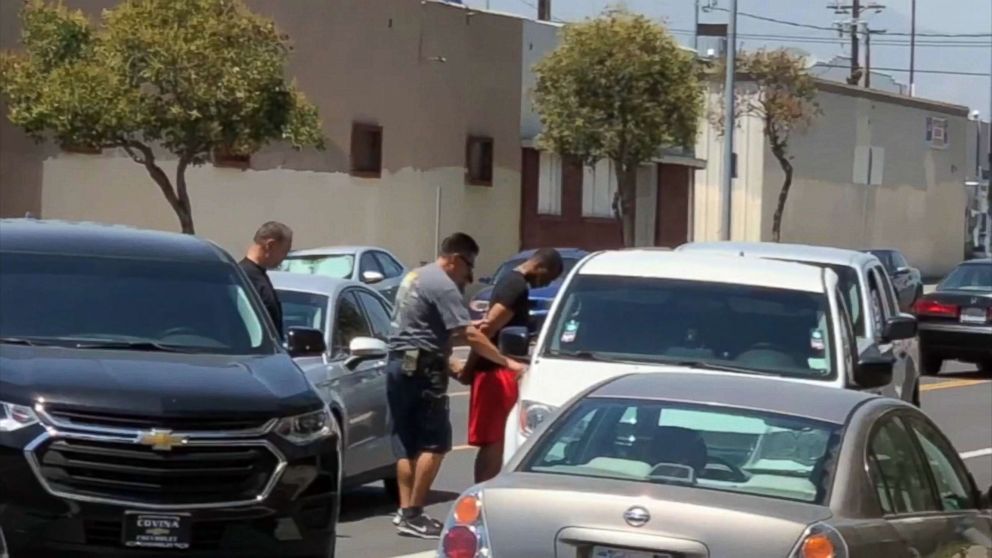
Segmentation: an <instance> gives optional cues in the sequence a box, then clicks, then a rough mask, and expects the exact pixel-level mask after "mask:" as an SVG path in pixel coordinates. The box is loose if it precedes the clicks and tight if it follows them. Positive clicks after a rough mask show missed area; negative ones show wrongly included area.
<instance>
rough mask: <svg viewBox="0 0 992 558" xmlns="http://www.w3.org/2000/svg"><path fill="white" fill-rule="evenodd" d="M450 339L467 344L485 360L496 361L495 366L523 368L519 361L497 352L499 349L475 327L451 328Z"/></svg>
mask: <svg viewBox="0 0 992 558" xmlns="http://www.w3.org/2000/svg"><path fill="white" fill-rule="evenodd" d="M451 339H452V341H453V342H455V343H464V344H466V345H468V346H469V347H470V348H471V349H472V352H474V353H477V354H478V355H479V356H481V357H482V358H485V359H486V360H489V361H491V362H494V363H496V365H497V366H502V367H504V368H509V369H511V370H515V371H518V372H519V371H521V370H523V368H524V366H523V365H522V364H520V363H519V362H517V361H515V360H513V359H510V358H507V357H505V356H503V353H501V352H499V349H497V348H496V346H495V345H493V342H492V341H490V340H489V338H488V337H486V335H485V334H484V333H482V332H481V331H480V330H479V329H478V328H476V327H473V326H468V327H466V328H459V329H456V330H453V331H452V332H451Z"/></svg>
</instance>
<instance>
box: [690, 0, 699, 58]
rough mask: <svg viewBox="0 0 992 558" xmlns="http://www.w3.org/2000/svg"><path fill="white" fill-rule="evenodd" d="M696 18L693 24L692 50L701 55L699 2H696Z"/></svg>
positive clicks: (697, 0)
mask: <svg viewBox="0 0 992 558" xmlns="http://www.w3.org/2000/svg"><path fill="white" fill-rule="evenodd" d="M693 14H695V18H694V20H693V23H692V50H694V51H696V54H697V55H698V54H699V0H696V11H695V12H693Z"/></svg>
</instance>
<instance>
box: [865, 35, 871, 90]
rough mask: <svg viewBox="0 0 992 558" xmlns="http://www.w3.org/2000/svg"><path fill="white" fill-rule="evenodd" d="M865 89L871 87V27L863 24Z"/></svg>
mask: <svg viewBox="0 0 992 558" xmlns="http://www.w3.org/2000/svg"><path fill="white" fill-rule="evenodd" d="M865 89H871V29H868V26H867V25H865Z"/></svg>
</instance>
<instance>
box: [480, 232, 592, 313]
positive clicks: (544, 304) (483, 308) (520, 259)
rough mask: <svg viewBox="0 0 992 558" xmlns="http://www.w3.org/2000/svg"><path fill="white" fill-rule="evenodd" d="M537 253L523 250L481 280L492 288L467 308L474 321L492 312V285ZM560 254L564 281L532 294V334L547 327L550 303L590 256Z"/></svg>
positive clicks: (563, 250)
mask: <svg viewBox="0 0 992 558" xmlns="http://www.w3.org/2000/svg"><path fill="white" fill-rule="evenodd" d="M534 252H535V250H524V251H523V252H520V253H518V254H516V255H514V256H513V257H511V258H510V259H509V260H507V261H505V262H503V263H502V264H501V265H500V266H499V268H497V269H496V273H494V274H493V276H492V277H483V278H481V279H479V282H480V283H482V284H485V285H489V287H486V288H484V289H482V290H480V291H479V292H478V293H476V294H475V296H473V297H472V299H471V300H470V301H469V304H468V307H469V311H470V313H471V315H472V319H473V320H480V319H482V318H484V317H485V316H486V313H487V312H488V311H489V299H490V298H491V297H492V294H493V287H492V285H495V284H496V283H498V282H499V280H500V279H502V278H503V276H505V275H506V274H507V273H510V272H511V271H513V270H514V269H516V268H517V267H518V266H519V265H520V264H522V263H524V262H525V261H527V259H528V258H530V257H531V256H533V255H534ZM558 252H559V253H560V254H561V259H562V261H563V262H564V264H565V266H564V271H563V272H562V274H561V277H559V278H558V279H557V280H556V281H554V282H552V283H551V284H550V285H548V286H546V287H541V288H537V289H531V290H530V318H531V331H534V332H536V331H540V329H541V324H542V323H544V318H545V317H547V315H548V309H549V308H551V302H552V301H554V299H555V296H557V295H558V289H560V288H561V284H562V282H563V281H564V279H565V277H566V276H568V272H569V271H571V270H572V268H573V267H575V264H577V263H578V262H579V261H580V260H581V259H582V258H584V257H586V256H587V255H588V254H589V253H588V252H586V251H585V250H580V249H578V248H558Z"/></svg>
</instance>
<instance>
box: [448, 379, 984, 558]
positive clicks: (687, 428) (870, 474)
mask: <svg viewBox="0 0 992 558" xmlns="http://www.w3.org/2000/svg"><path fill="white" fill-rule="evenodd" d="M989 497H990V496H989V494H987V493H986V494H981V493H980V492H979V490H978V489H977V488H976V487H975V485H974V482H973V480H972V478H971V476H970V475H969V473H968V472H967V469H966V468H965V466H964V464H963V462H962V461H961V459H960V458H959V456H958V454H957V452H956V451H955V450H954V448H953V447H952V446H951V444H950V443H949V442H948V441H947V438H946V437H945V436H944V435H943V434H942V433H941V432H940V431H939V430H938V429H937V427H936V426H934V424H933V422H931V421H930V420H929V419H928V418H927V417H926V415H924V414H923V413H922V412H920V411H919V410H918V409H916V408H915V407H913V406H911V405H909V404H907V403H904V402H901V401H898V400H895V399H891V398H883V397H879V396H877V395H873V394H869V393H864V392H858V391H852V390H839V389H828V388H822V387H818V386H811V385H805V384H797V383H790V382H785V381H781V380H778V379H773V378H757V377H747V376H736V375H728V374H722V373H713V374H637V375H631V376H625V377H621V378H618V379H615V380H611V381H609V382H608V383H605V384H601V385H600V386H598V387H595V388H593V389H591V390H590V391H588V392H587V393H586V394H585V395H584V396H580V397H578V398H576V399H575V400H573V401H572V402H571V403H569V404H568V405H567V406H565V407H563V408H562V410H560V411H559V412H558V413H557V414H556V415H555V416H553V417H551V418H550V419H549V420H548V421H545V423H544V424H543V425H542V426H541V427H540V428H539V429H538V431H536V432H535V435H534V436H532V437H531V439H530V440H529V441H528V442H527V444H526V445H524V446H523V447H521V449H520V451H519V452H517V454H516V455H514V457H513V458H512V459H511V460H510V462H509V463H508V464H507V467H506V469H505V470H504V472H503V473H502V474H501V475H499V476H498V477H496V478H495V479H493V480H492V481H490V482H487V483H484V484H482V485H479V486H477V487H474V488H472V489H470V490H469V491H468V492H466V493H465V494H463V495H462V496H461V498H460V499H459V500H458V501H457V502H456V504H455V506H454V507H453V509H452V513H451V514H450V516H449V518H448V521H447V523H446V526H445V532H444V534H443V535H442V539H441V543H440V547H439V551H438V555H439V556H442V557H446V558H448V557H450V558H455V557H459V558H460V557H475V556H489V557H496V558H500V557H518V556H519V557H524V556H527V557H530V556H534V557H536V556H556V557H558V558H565V557H568V558H577V557H582V558H662V557H664V558H675V557H678V558H707V557H714V558H730V557H733V558H768V557H772V556H778V557H783V558H784V557H789V558H848V557H850V558H854V557H864V558H868V557H871V558H887V557H893V558H895V557H899V558H904V557H910V556H915V557H932V558H937V557H952V556H957V557H969V558H971V557H979V556H981V557H985V556H990V554H989V553H990V552H992V512H990V511H989V506H990V503H989Z"/></svg>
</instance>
